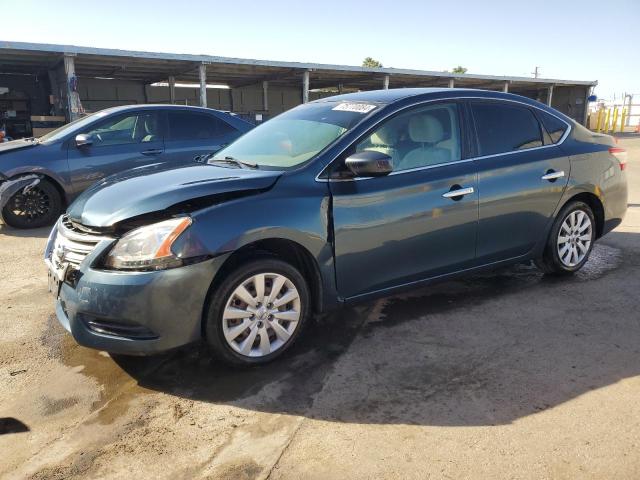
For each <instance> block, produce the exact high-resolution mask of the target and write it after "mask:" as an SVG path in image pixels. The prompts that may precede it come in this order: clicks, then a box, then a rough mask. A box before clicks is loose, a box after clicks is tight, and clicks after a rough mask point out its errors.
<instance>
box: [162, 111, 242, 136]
mask: <svg viewBox="0 0 640 480" xmlns="http://www.w3.org/2000/svg"><path fill="white" fill-rule="evenodd" d="M168 117H169V139H170V140H209V139H215V138H219V137H221V136H223V135H225V134H227V133H231V132H233V131H234V130H235V129H234V128H233V127H232V126H231V125H229V124H228V123H227V122H225V121H224V120H220V119H219V118H216V117H214V116H213V115H207V114H205V113H197V112H181V111H175V112H169V114H168Z"/></svg>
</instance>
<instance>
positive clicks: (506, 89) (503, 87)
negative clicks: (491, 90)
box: [502, 80, 509, 93]
mask: <svg viewBox="0 0 640 480" xmlns="http://www.w3.org/2000/svg"><path fill="white" fill-rule="evenodd" d="M502 91H503V92H504V93H509V80H506V81H505V82H504V84H503V85H502Z"/></svg>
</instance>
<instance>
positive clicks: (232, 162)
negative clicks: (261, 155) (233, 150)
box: [209, 157, 258, 169]
mask: <svg viewBox="0 0 640 480" xmlns="http://www.w3.org/2000/svg"><path fill="white" fill-rule="evenodd" d="M217 162H219V163H227V164H230V165H236V166H238V167H240V168H254V169H257V168H258V164H257V163H250V162H244V161H242V160H238V159H237V158H233V157H224V159H222V158H216V159H214V160H209V163H217Z"/></svg>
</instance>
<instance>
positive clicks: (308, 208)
mask: <svg viewBox="0 0 640 480" xmlns="http://www.w3.org/2000/svg"><path fill="white" fill-rule="evenodd" d="M311 183H312V184H311V185H305V187H304V188H297V187H293V186H292V185H291V184H290V181H288V180H287V179H282V180H281V181H279V182H278V183H277V184H276V186H275V187H274V188H273V189H272V190H270V191H268V192H265V193H262V194H260V195H255V196H249V197H243V198H239V199H236V200H233V201H229V202H226V203H223V204H220V205H215V206H212V207H208V208H205V209H203V210H199V211H197V212H194V213H193V214H192V218H193V225H192V227H191V228H190V232H189V236H190V237H191V238H192V239H193V240H194V241H195V242H198V243H199V244H200V247H201V248H202V249H203V251H205V252H206V253H207V254H208V255H211V256H218V255H223V254H226V253H229V252H233V251H236V250H238V249H240V248H242V247H244V246H247V245H249V244H252V243H255V242H257V241H260V240H266V239H284V240H289V241H292V242H295V243H296V244H298V245H300V246H301V247H302V248H304V249H306V250H307V251H308V252H309V253H310V254H311V256H312V257H313V258H314V259H315V262H316V265H317V267H318V270H319V272H320V276H321V278H322V284H323V292H324V299H323V301H324V302H325V304H326V303H327V302H329V303H335V301H337V293H336V284H335V270H334V260H333V245H332V243H331V240H330V228H329V225H330V197H329V192H328V189H327V187H326V184H323V183H317V182H313V181H312V182H311Z"/></svg>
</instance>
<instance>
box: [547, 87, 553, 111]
mask: <svg viewBox="0 0 640 480" xmlns="http://www.w3.org/2000/svg"><path fill="white" fill-rule="evenodd" d="M552 100H553V85H549V89H548V90H547V105H548V106H551V101H552Z"/></svg>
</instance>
